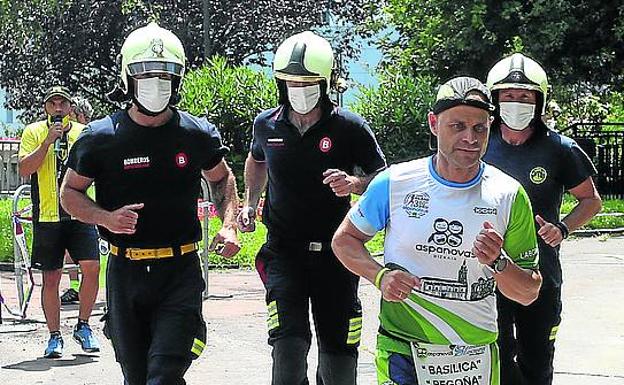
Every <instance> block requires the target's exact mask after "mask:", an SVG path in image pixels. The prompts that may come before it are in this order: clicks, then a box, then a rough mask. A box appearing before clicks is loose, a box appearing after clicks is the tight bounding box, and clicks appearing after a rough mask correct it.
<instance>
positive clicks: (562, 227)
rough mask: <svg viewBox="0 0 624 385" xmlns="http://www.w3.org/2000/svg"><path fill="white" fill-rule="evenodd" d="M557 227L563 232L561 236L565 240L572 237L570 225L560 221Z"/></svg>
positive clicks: (556, 224)
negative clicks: (569, 236)
mask: <svg viewBox="0 0 624 385" xmlns="http://www.w3.org/2000/svg"><path fill="white" fill-rule="evenodd" d="M555 226H557V228H558V229H559V230H561V235H562V236H563V239H566V238H567V237H568V235H570V229H569V228H568V225H566V224H565V222H563V221H559V222H557V223H555Z"/></svg>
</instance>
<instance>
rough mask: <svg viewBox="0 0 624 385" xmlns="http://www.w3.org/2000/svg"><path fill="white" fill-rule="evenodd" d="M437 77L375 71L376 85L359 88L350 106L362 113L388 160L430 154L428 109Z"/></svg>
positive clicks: (400, 159) (433, 94) (392, 160)
mask: <svg viewBox="0 0 624 385" xmlns="http://www.w3.org/2000/svg"><path fill="white" fill-rule="evenodd" d="M436 90H437V80H436V79H435V78H432V77H427V76H409V75H406V74H403V73H400V72H398V71H396V70H385V71H383V72H381V73H380V74H379V85H377V86H375V87H364V86H362V87H360V88H359V93H358V95H357V96H356V101H355V102H354V103H353V104H352V105H351V109H352V110H353V111H355V112H356V113H358V114H360V115H362V116H363V117H364V118H365V119H366V120H367V121H368V123H369V124H370V126H371V128H372V130H373V131H374V132H375V135H376V136H377V140H378V141H379V144H380V146H381V148H382V149H383V151H384V153H385V154H386V157H387V159H388V162H389V163H395V162H397V161H402V160H407V159H413V158H416V157H420V156H423V155H427V154H429V153H430V150H429V126H428V124H427V113H428V112H429V110H430V108H431V106H432V104H433V101H434V98H435V92H436Z"/></svg>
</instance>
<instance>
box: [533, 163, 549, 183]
mask: <svg viewBox="0 0 624 385" xmlns="http://www.w3.org/2000/svg"><path fill="white" fill-rule="evenodd" d="M547 177H548V172H546V169H545V168H544V167H541V166H538V167H535V168H533V169H532V170H531V172H530V173H529V179H531V182H533V183H535V184H542V183H544V181H545V180H546V178H547Z"/></svg>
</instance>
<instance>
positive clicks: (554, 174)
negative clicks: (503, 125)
mask: <svg viewBox="0 0 624 385" xmlns="http://www.w3.org/2000/svg"><path fill="white" fill-rule="evenodd" d="M483 159H484V160H485V161H486V162H488V163H490V164H492V165H494V166H496V167H498V168H499V169H501V170H502V171H504V172H506V173H507V174H509V175H511V176H512V177H514V178H515V179H516V180H518V182H520V184H522V186H523V187H524V189H525V190H526V192H527V194H528V195H529V199H530V200H531V205H532V207H533V213H534V214H539V215H540V216H541V217H542V218H544V219H545V220H547V221H548V222H551V223H556V222H558V221H559V215H560V208H561V200H562V198H563V193H564V192H565V191H567V190H570V189H572V188H574V187H576V186H578V185H579V184H581V183H582V182H583V181H585V180H586V179H587V178H588V177H590V176H592V175H595V174H596V169H595V167H594V165H593V164H592V162H591V160H589V158H588V157H587V154H585V152H584V151H583V150H582V149H581V148H580V147H579V146H578V144H577V143H576V142H575V141H574V140H572V139H570V138H568V137H566V136H564V135H561V134H559V133H557V132H555V131H553V130H543V131H540V130H538V131H536V133H535V134H534V135H533V136H532V137H531V138H530V139H529V140H528V141H527V142H525V143H523V144H522V145H519V146H513V145H510V144H508V143H507V142H505V141H504V140H503V138H502V137H501V132H500V129H493V130H492V134H491V136H490V142H489V144H488V149H487V152H486V154H485V156H484V158H483ZM535 227H536V229H537V230H539V225H538V224H537V223H536V224H535ZM537 239H538V244H539V264H540V271H541V273H542V276H543V277H544V283H543V287H557V286H560V285H561V282H562V277H561V263H560V261H559V247H555V248H553V247H551V246H548V245H547V244H546V243H545V242H544V241H543V240H542V238H541V237H540V236H539V235H538V236H537Z"/></svg>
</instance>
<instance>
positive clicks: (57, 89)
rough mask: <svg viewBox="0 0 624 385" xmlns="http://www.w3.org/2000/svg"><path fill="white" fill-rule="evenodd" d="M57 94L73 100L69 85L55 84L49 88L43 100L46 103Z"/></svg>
mask: <svg viewBox="0 0 624 385" xmlns="http://www.w3.org/2000/svg"><path fill="white" fill-rule="evenodd" d="M55 96H61V97H63V98H65V99H67V100H68V101H70V102H71V95H70V94H69V90H68V89H67V87H63V86H53V87H50V88H48V90H47V91H46V93H45V97H44V98H43V102H44V103H46V102H47V101H48V100H50V99H52V98H53V97H55Z"/></svg>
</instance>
